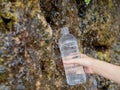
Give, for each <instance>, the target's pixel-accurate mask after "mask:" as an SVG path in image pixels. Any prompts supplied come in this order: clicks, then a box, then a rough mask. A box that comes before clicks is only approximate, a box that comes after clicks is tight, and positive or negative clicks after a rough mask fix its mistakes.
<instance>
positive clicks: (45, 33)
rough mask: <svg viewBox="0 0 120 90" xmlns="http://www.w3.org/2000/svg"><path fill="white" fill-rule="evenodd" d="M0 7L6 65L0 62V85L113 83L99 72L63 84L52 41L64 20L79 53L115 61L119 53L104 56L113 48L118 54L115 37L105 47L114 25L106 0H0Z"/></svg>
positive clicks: (44, 87)
mask: <svg viewBox="0 0 120 90" xmlns="http://www.w3.org/2000/svg"><path fill="white" fill-rule="evenodd" d="M115 4H116V3H115ZM117 7H118V6H117ZM0 9H1V10H0V65H2V66H5V67H6V68H5V69H3V68H0V72H2V73H0V84H1V83H3V85H2V84H1V85H2V86H1V85H0V88H3V86H4V87H5V86H10V87H9V88H10V89H11V90H15V89H21V88H22V89H23V90H24V89H25V90H62V89H63V90H88V89H90V87H91V88H93V87H94V86H95V87H96V83H95V85H94V81H97V83H98V85H97V86H98V87H99V88H101V89H103V88H104V87H105V88H106V90H107V89H108V90H112V88H115V90H117V89H118V86H117V85H116V84H114V83H113V82H111V81H109V80H106V79H104V78H103V77H99V76H95V78H93V77H91V78H90V79H88V82H87V83H86V84H84V85H76V86H68V85H67V84H66V79H65V74H64V69H63V64H62V61H61V56H60V52H59V49H58V45H57V43H58V39H59V37H60V28H62V27H63V26H67V27H69V29H70V33H72V34H73V35H74V36H75V37H76V38H77V39H78V44H79V49H80V51H81V52H82V53H86V54H88V55H91V56H93V57H94V58H98V59H100V60H104V61H107V62H112V63H115V62H116V63H117V62H118V58H119V57H117V58H114V59H111V57H110V56H111V54H112V52H113V51H115V52H116V53H117V54H115V55H119V49H117V48H119V40H118V41H116V43H115V45H114V46H115V47H116V48H113V49H111V45H112V44H113V43H114V41H115V40H116V38H117V37H116V35H118V29H119V26H118V28H117V27H116V26H117V25H118V24H115V26H114V17H113V12H114V10H115V8H114V3H113V1H112V0H100V1H98V0H92V1H91V2H90V4H89V5H86V4H85V2H84V1H82V0H81V1H80V0H34V1H32V0H29V1H28V0H0ZM117 20H119V19H117ZM113 26H114V27H113ZM114 29H115V30H114ZM114 46H113V47H114ZM112 50H113V51H112ZM112 60H114V61H115V62H114V61H112ZM117 65H119V64H117ZM4 70H5V72H4V73H3V71H4ZM116 87H117V89H116ZM3 90H4V89H3ZM5 90H6V89H5ZM8 90H9V89H8ZM118 90H119V89H118Z"/></svg>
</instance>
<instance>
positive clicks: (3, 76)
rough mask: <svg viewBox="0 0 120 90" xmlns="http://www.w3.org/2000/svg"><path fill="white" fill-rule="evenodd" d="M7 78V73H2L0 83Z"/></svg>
mask: <svg viewBox="0 0 120 90" xmlns="http://www.w3.org/2000/svg"><path fill="white" fill-rule="evenodd" d="M6 80H7V74H6V73H4V74H0V83H3V82H5V81H6Z"/></svg>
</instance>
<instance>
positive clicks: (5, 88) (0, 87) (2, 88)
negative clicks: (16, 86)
mask: <svg viewBox="0 0 120 90" xmlns="http://www.w3.org/2000/svg"><path fill="white" fill-rule="evenodd" d="M0 90H11V89H10V87H8V86H6V85H4V84H0Z"/></svg>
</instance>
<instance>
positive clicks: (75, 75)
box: [58, 27, 86, 85]
mask: <svg viewBox="0 0 120 90" xmlns="http://www.w3.org/2000/svg"><path fill="white" fill-rule="evenodd" d="M61 34H62V36H61V38H60V39H59V42H58V44H59V48H60V52H61V56H62V60H63V61H64V60H65V59H64V57H66V56H69V55H71V54H72V53H74V55H72V56H73V57H72V59H75V58H79V59H80V54H75V53H79V49H78V44H77V39H76V38H75V37H74V36H73V35H72V34H69V30H68V28H67V27H64V28H62V29H61ZM68 62H69V61H68ZM63 65H64V69H65V74H66V79H67V83H68V84H69V85H76V84H82V83H85V82H86V75H85V72H84V70H83V67H82V66H80V65H78V64H64V63H63Z"/></svg>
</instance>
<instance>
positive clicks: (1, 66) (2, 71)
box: [0, 65, 6, 74]
mask: <svg viewBox="0 0 120 90" xmlns="http://www.w3.org/2000/svg"><path fill="white" fill-rule="evenodd" d="M5 70H6V68H5V66H3V65H0V74H2V73H4V72H5Z"/></svg>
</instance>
